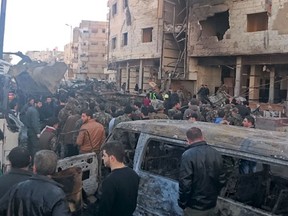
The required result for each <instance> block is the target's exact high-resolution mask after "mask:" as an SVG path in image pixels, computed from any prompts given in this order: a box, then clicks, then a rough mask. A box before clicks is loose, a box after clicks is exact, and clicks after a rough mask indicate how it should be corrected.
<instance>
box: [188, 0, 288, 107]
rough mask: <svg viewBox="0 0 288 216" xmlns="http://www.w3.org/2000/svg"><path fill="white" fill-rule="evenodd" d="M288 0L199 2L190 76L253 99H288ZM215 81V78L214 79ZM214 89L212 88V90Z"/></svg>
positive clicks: (193, 19) (193, 14)
mask: <svg viewBox="0 0 288 216" xmlns="http://www.w3.org/2000/svg"><path fill="white" fill-rule="evenodd" d="M287 13H288V0H279V1H276V0H271V1H265V0H241V1H240V0H239V1H238V0H236V1H230V0H217V1H211V0H202V1H200V0H195V1H193V3H192V4H191V7H190V12H189V14H190V15H189V22H188V41H189V44H188V46H187V51H188V56H189V58H188V77H189V79H194V80H197V81H196V82H197V85H196V86H197V87H196V89H198V88H199V86H200V85H201V84H202V83H204V84H208V86H212V91H210V92H212V93H213V92H214V91H213V87H214V88H218V87H219V86H220V85H221V83H222V82H223V83H224V84H225V85H226V86H227V87H228V88H229V93H230V94H231V95H234V96H243V97H247V98H249V100H255V101H258V100H260V101H262V102H268V101H269V102H280V101H281V100H283V99H285V98H286V97H287V95H288V93H287V86H286V85H283V84H281V85H280V84H279V83H285V80H284V79H286V77H287V72H288V43H287V41H288V30H287V29H288V22H287V21H288V20H287ZM209 77H211V78H213V79H209ZM210 90H211V88H210Z"/></svg>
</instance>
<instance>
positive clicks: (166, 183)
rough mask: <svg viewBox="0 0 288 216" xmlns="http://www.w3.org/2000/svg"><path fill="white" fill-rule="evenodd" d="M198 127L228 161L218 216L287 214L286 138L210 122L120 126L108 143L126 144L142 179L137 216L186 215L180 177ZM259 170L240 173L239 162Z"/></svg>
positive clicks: (128, 156) (130, 160) (128, 160)
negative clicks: (191, 132) (190, 137)
mask: <svg viewBox="0 0 288 216" xmlns="http://www.w3.org/2000/svg"><path fill="white" fill-rule="evenodd" d="M192 126H195V127H199V128H200V129H201V130H202V131H203V133H204V137H205V139H206V141H207V143H208V144H209V145H211V146H213V147H214V148H216V149H217V150H218V151H219V152H220V153H221V154H222V156H223V161H224V167H225V171H226V173H227V178H228V182H227V184H226V186H225V187H224V188H223V189H222V191H221V195H220V196H219V198H218V203H217V212H215V215H223V216H240V215H254V216H255V215H287V214H288V207H287V206H288V205H287V204H288V203H287V200H288V199H287V192H288V178H287V177H288V172H287V171H288V169H287V165H288V157H287V152H288V146H287V138H288V137H287V134H286V133H283V132H274V131H273V132H272V131H264V130H258V129H253V130H251V129H247V128H239V127H235V126H228V125H215V124H211V123H203V122H196V123H193V124H191V123H188V122H186V121H171V120H151V121H150V120H149V121H134V122H125V123H120V124H119V125H117V126H116V129H115V130H114V131H113V133H112V135H111V136H110V137H109V138H108V140H121V141H122V143H123V145H124V146H125V148H126V163H127V165H128V166H130V167H132V168H133V169H134V170H135V171H136V172H137V173H138V174H139V176H140V178H141V180H140V188H139V195H138V206H137V210H136V213H135V215H183V213H182V209H180V207H178V204H177V199H178V174H179V166H180V159H181V155H182V153H183V152H184V150H185V146H186V142H185V139H186V137H185V133H186V131H187V129H189V128H190V127H192ZM240 159H246V160H251V161H255V162H257V171H256V172H255V173H252V174H247V175H244V174H242V175H241V174H239V171H238V168H239V160H240Z"/></svg>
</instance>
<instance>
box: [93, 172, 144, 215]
mask: <svg viewBox="0 0 288 216" xmlns="http://www.w3.org/2000/svg"><path fill="white" fill-rule="evenodd" d="M138 186H139V176H138V175H137V174H136V173H135V171H134V170H132V169H131V168H128V167H124V168H120V169H115V170H113V171H112V172H111V173H110V174H109V175H108V176H107V178H106V179H105V180H104V181H103V184H102V191H103V194H102V196H101V198H100V207H99V215H105V216H116V215H121V216H131V215H132V214H133V212H134V210H135V208H136V205H137V196H138Z"/></svg>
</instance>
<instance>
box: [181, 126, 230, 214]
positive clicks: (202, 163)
mask: <svg viewBox="0 0 288 216" xmlns="http://www.w3.org/2000/svg"><path fill="white" fill-rule="evenodd" d="M186 136H187V141H188V149H187V150H186V151H185V152H184V153H183V155H182V158H181V166H180V176H179V199H178V205H179V206H180V207H181V208H182V209H184V215H185V216H210V215H214V208H215V206H216V202H217V197H218V195H219V193H220V190H221V188H222V187H223V186H224V184H225V180H226V179H225V174H224V173H223V162H222V157H221V155H220V154H219V153H218V152H217V151H216V150H215V149H214V148H212V147H210V146H209V145H207V143H206V142H205V140H204V138H203V135H202V131H201V130H200V129H199V128H196V127H192V128H190V129H189V130H188V131H187V132H186Z"/></svg>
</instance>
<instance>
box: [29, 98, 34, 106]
mask: <svg viewBox="0 0 288 216" xmlns="http://www.w3.org/2000/svg"><path fill="white" fill-rule="evenodd" d="M34 102H35V98H34V97H29V98H28V103H29V104H30V105H31V106H32V105H34Z"/></svg>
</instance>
